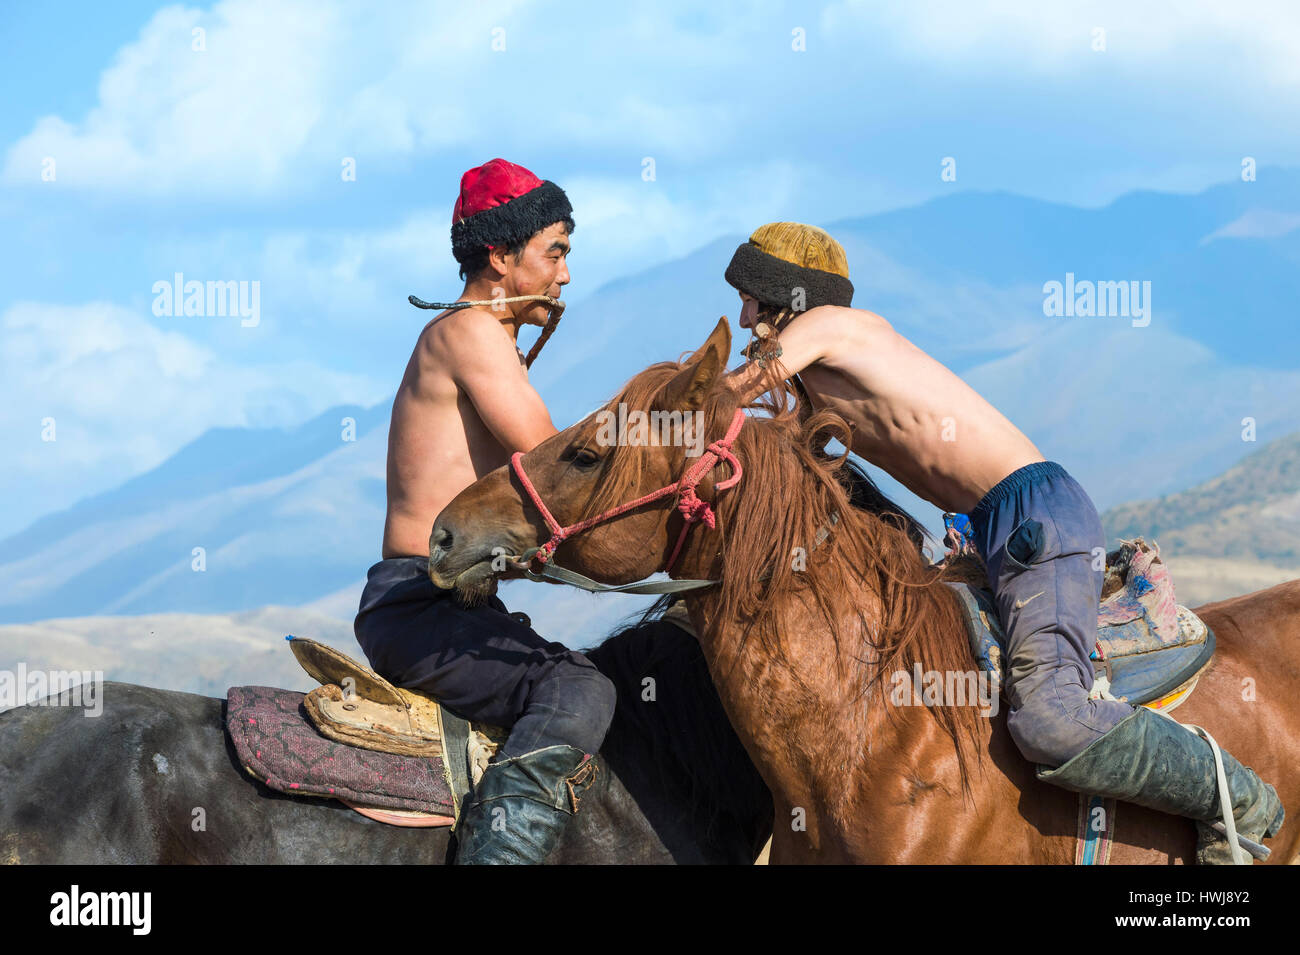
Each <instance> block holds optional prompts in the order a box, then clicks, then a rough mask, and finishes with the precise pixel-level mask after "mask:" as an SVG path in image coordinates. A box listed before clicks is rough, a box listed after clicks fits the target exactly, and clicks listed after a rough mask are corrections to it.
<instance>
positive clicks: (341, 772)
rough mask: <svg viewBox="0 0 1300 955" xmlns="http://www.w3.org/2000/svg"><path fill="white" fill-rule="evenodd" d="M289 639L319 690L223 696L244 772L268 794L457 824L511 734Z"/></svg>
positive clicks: (249, 690) (412, 822) (411, 823)
mask: <svg viewBox="0 0 1300 955" xmlns="http://www.w3.org/2000/svg"><path fill="white" fill-rule="evenodd" d="M288 640H289V646H290V648H291V649H292V651H293V654H294V657H295V658H297V660H298V662H299V664H301V665H302V668H303V669H304V670H305V671H306V672H307V674H308V675H309V676H311V677H312V679H314V680H316V681H317V682H319V683H320V684H321V686H319V687H317V688H316V689H314V690H312V691H311V692H310V693H307V694H306V695H303V694H301V693H296V692H293V691H289V690H280V689H276V688H273V687H231V688H230V690H228V691H227V709H226V727H227V730H228V732H229V733H230V737H231V740H232V742H233V743H234V745H235V750H236V753H237V754H238V756H239V759H240V762H241V763H242V764H243V766H244V767H245V769H246V770H247V771H248V772H249V773H250V774H251V775H252V776H254V777H255V778H257V779H259V780H261V781H263V782H264V783H265V784H266V785H267V786H269V787H271V788H272V789H276V790H279V791H281V792H286V793H291V794H294V795H308V796H322V797H326V798H332V799H338V800H339V801H341V802H343V803H344V804H345V805H347V806H349V807H350V808H352V809H355V810H356V811H357V812H359V813H361V814H362V815H364V816H367V817H368V818H371V819H374V820H376V821H378V822H384V823H388V824H390V825H398V826H407V827H428V826H454V824H455V820H456V819H457V818H458V817H459V814H460V806H461V802H462V801H463V799H464V798H465V796H466V795H467V793H468V792H469V789H470V785H471V782H473V783H477V782H478V780H479V778H480V777H481V776H482V774H483V770H484V769H485V768H486V767H487V764H488V760H489V759H490V758H491V757H492V755H493V754H495V753H496V751H497V749H498V748H499V747H500V745H501V744H502V743H503V742H504V741H505V738H506V731H505V730H503V729H501V728H500V727H496V726H490V725H488V724H470V723H468V722H467V721H465V720H463V719H461V718H460V717H459V716H457V715H456V714H454V713H452V712H451V711H449V710H447V709H446V708H444V707H443V706H442V705H441V704H439V703H438V702H437V701H436V700H434V699H433V698H432V697H430V696H428V695H427V694H424V693H421V692H419V691H418V690H408V689H404V688H402V687H396V686H393V685H392V684H391V683H389V682H388V681H387V680H385V679H384V678H383V677H381V676H380V675H379V674H377V673H375V672H374V671H373V670H371V669H370V668H369V667H367V666H364V665H363V664H361V663H358V662H357V661H356V660H353V659H352V658H351V657H349V656H348V655H347V654H346V653H342V652H341V651H339V650H335V649H334V648H333V647H330V646H327V645H325V644H323V643H318V642H317V641H315V640H308V639H306V638H303V637H290V638H288Z"/></svg>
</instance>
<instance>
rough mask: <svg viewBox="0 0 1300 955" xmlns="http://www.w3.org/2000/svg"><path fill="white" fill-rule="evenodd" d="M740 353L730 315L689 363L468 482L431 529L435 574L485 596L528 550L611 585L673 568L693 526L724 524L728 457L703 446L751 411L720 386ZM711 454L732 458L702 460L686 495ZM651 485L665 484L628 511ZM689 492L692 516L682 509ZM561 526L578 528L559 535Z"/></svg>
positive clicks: (662, 367)
mask: <svg viewBox="0 0 1300 955" xmlns="http://www.w3.org/2000/svg"><path fill="white" fill-rule="evenodd" d="M730 352H731V332H730V329H729V327H728V324H727V321H726V319H725V318H724V319H722V320H720V321H719V322H718V325H717V327H716V328H715V329H714V330H713V332H712V334H710V335H709V337H708V339H707V340H706V341H705V342H704V344H703V345H702V346H700V348H699V349H698V350H696V351H695V352H694V353H692V354H691V355H690V357H689V358H688V359H687V360H686V361H685V362H683V363H681V364H678V363H673V362H662V363H659V364H656V365H652V366H650V367H649V368H647V369H646V370H645V371H643V372H641V373H640V374H638V375H636V376H635V377H634V378H632V380H631V381H629V382H628V383H627V385H625V386H624V387H623V389H622V390H621V391H620V392H619V394H618V395H616V396H615V397H614V398H613V399H612V400H611V401H610V402H609V403H608V404H606V405H605V406H604V407H603V408H601V409H600V410H598V411H595V412H593V413H592V414H590V415H588V416H587V417H586V418H584V419H582V420H581V421H579V422H578V423H577V424H575V425H573V426H572V427H569V428H567V429H565V430H564V431H561V432H559V433H557V434H555V435H553V436H552V437H550V438H548V439H547V440H545V441H543V442H542V443H541V444H539V445H538V446H537V447H535V448H533V449H532V450H531V451H529V452H527V453H526V454H520V455H516V459H515V461H514V462H513V463H512V465H511V466H506V467H501V468H498V469H497V470H496V471H493V472H492V473H490V474H488V475H485V476H484V477H483V478H482V479H481V480H479V481H478V482H476V483H475V484H473V485H471V486H470V487H468V488H466V489H465V490H464V491H462V492H461V493H460V494H459V495H457V497H456V498H455V499H454V500H452V502H451V503H450V504H448V505H447V507H446V508H444V509H443V511H442V513H441V514H439V515H438V519H437V520H436V521H435V522H434V526H433V532H432V534H431V535H430V537H429V575H430V577H431V578H432V579H433V581H434V583H435V584H437V585H438V586H440V587H455V588H456V589H457V590H458V591H459V592H460V593H461V594H462V595H464V596H465V597H468V598H470V599H474V598H481V597H483V596H485V595H486V594H488V593H490V592H491V590H492V589H493V587H494V586H495V580H496V579H497V578H500V577H503V576H511V575H516V576H517V575H518V572H519V569H520V566H519V564H518V563H517V560H518V558H519V557H521V556H522V555H526V554H528V553H529V552H530V551H536V550H537V549H538V548H542V553H541V555H540V556H539V559H541V560H548V559H551V557H552V556H554V558H555V560H556V562H557V563H559V564H562V565H563V566H564V567H565V568H567V569H571V570H574V571H576V572H578V573H581V574H584V575H588V576H590V577H592V578H594V579H596V580H599V581H601V582H604V583H612V584H621V583H628V582H631V581H635V580H639V579H641V578H644V577H648V576H650V575H652V574H655V573H657V572H659V571H663V570H665V569H666V568H667V567H668V566H669V564H670V563H671V562H672V559H673V557H674V556H675V553H676V550H677V543H678V541H679V539H680V538H682V537H683V534H682V528H683V527H684V526H685V525H686V524H687V523H690V522H691V521H692V519H694V520H695V522H699V521H703V522H704V523H707V524H711V523H712V522H713V518H712V516H711V514H712V511H711V504H710V502H711V501H712V499H713V497H714V494H715V490H716V485H717V484H718V483H719V482H720V481H725V479H726V478H727V477H728V475H727V474H726V473H725V472H726V466H725V463H724V462H722V461H719V459H718V458H716V457H710V456H707V455H702V454H701V452H702V451H703V447H704V445H705V444H706V443H708V442H710V441H714V440H716V439H717V438H720V437H722V436H723V433H724V432H725V431H726V430H727V424H728V422H739V421H741V420H742V419H741V418H740V416H739V415H738V414H737V410H738V398H737V396H736V395H735V394H734V393H732V392H731V391H730V390H729V389H727V388H725V387H720V385H721V379H722V373H723V370H724V369H725V367H726V363H727V358H728V356H729V355H730ZM719 422H721V423H719ZM736 427H739V424H737V425H736ZM701 457H706V458H707V459H708V460H707V462H706V463H709V464H712V463H714V462H717V463H719V464H721V465H722V466H721V467H711V468H709V469H708V470H707V471H705V468H704V467H703V466H697V467H696V468H695V469H696V470H698V471H705V473H702V474H701V475H700V476H699V480H698V484H697V485H694V486H693V489H692V490H691V491H689V492H685V491H684V490H683V489H681V488H679V487H677V486H678V485H679V483H680V482H681V479H682V478H683V476H684V475H686V474H687V473H688V472H689V471H691V470H692V467H693V466H696V465H699V462H700V460H701ZM652 488H659V489H660V490H661V491H664V492H665V493H663V494H662V495H661V496H659V497H658V498H656V499H655V500H653V501H646V502H645V503H644V504H642V505H638V506H633V507H631V508H627V509H626V510H620V508H622V507H623V506H624V505H628V504H630V503H632V502H634V501H636V499H637V498H639V497H642V496H644V495H645V493H646V492H647V491H648V490H649V489H652ZM683 495H684V496H685V497H687V498H689V500H690V503H691V506H692V509H693V512H694V513H693V514H688V513H686V509H684V508H681V507H678V505H680V504H681V503H682V501H681V500H680V499H681V498H682V497H683ZM611 511H615V512H617V513H615V514H609V512H611ZM548 515H549V516H550V518H551V521H548V520H547V516H548ZM602 516H605V518H606V519H601V518H602ZM552 522H553V523H552ZM584 522H591V525H590V526H589V527H588V526H582V525H583V524H584ZM561 527H562V528H565V529H566V530H568V531H569V533H566V534H562V535H561V534H557V533H556V530H557V529H558V528H561ZM694 533H698V531H697V532H694ZM547 545H550V547H549V548H548V547H547ZM681 566H683V564H682V563H679V564H678V565H677V568H680V567H681ZM677 568H674V570H675V571H676V569H677Z"/></svg>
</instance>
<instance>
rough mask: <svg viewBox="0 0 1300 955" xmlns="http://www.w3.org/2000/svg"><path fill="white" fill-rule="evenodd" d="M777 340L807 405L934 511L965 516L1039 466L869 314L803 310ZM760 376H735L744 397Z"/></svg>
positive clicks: (994, 414) (1035, 456)
mask: <svg viewBox="0 0 1300 955" xmlns="http://www.w3.org/2000/svg"><path fill="white" fill-rule="evenodd" d="M742 298H748V297H747V296H742ZM749 302H752V299H751V300H749ZM749 302H746V306H745V309H744V310H742V317H741V325H742V326H745V327H751V325H748V324H746V315H747V314H748V315H752V314H753V308H752V305H750V304H749ZM777 340H778V342H779V343H780V346H781V350H782V353H781V357H780V361H781V364H782V365H783V366H784V368H785V370H786V371H787V372H788V373H789V374H791V375H796V374H797V375H799V376H800V378H801V379H802V381H803V383H804V385H805V387H806V388H807V390H808V395H809V398H810V399H811V401H812V403H813V405H814V407H818V408H822V407H825V408H829V409H831V410H833V411H835V412H837V413H839V414H840V415H842V416H843V417H844V418H845V420H847V421H848V423H849V425H850V426H851V427H852V429H853V439H852V450H853V452H854V453H855V454H857V455H859V456H860V457H862V458H864V459H865V460H867V461H869V462H870V463H872V464H874V465H876V466H878V467H880V468H882V469H884V470H885V471H886V472H887V473H888V474H890V475H891V476H892V477H893V478H894V479H895V480H897V481H898V482H899V483H900V484H902V485H904V486H905V487H907V488H908V489H909V490H911V491H912V492H913V493H914V494H916V495H917V496H919V497H921V498H923V499H925V500H927V501H929V502H930V503H932V504H934V505H935V506H936V507H939V508H941V509H943V510H945V511H958V512H962V513H965V512H968V511H970V510H971V509H972V508H974V507H975V505H976V504H978V503H979V501H980V499H981V498H982V497H983V496H984V495H985V494H986V493H987V492H988V491H989V489H990V488H992V487H993V486H994V485H995V484H997V483H998V482H999V481H1001V480H1002V479H1003V478H1004V477H1006V476H1007V475H1008V474H1010V473H1011V472H1012V471H1015V470H1016V469H1017V468H1020V467H1023V466H1024V465H1026V464H1030V463H1032V462H1034V461H1041V460H1043V456H1042V454H1040V453H1039V451H1038V448H1036V447H1035V446H1034V444H1033V442H1031V441H1030V440H1029V439H1028V438H1027V437H1026V436H1025V435H1024V434H1022V433H1021V432H1020V430H1019V429H1017V428H1016V426H1015V425H1013V424H1012V423H1011V422H1010V421H1008V420H1007V418H1006V417H1005V416H1004V415H1003V414H1002V413H1001V412H999V411H998V410H997V409H996V408H994V407H993V406H992V405H991V404H989V403H988V402H987V401H985V400H984V398H982V397H981V396H980V395H979V393H978V392H976V391H975V390H974V389H973V388H971V387H970V386H969V385H967V384H966V383H965V382H964V381H962V380H961V379H960V378H959V377H957V375H955V374H954V373H953V372H951V371H949V370H948V369H947V368H945V367H944V366H943V365H942V364H940V363H939V362H937V361H935V360H934V359H933V358H931V357H930V356H929V355H927V354H926V353H925V352H923V351H921V349H919V348H917V347H916V346H915V345H913V344H912V343H911V342H910V341H908V340H907V339H906V338H904V337H903V336H902V335H900V334H898V332H896V331H895V330H894V328H893V326H891V325H890V324H889V323H888V322H887V321H885V320H884V319H883V318H881V317H880V316H879V315H877V314H875V313H874V312H868V311H865V310H863V309H856V308H841V307H837V306H830V305H824V306H821V307H819V308H813V309H809V310H808V311H807V312H804V313H802V314H801V315H798V316H796V317H795V318H794V319H792V320H791V321H790V322H789V324H787V325H786V326H785V327H784V328H783V329H782V330H781V332H780V334H779V336H778V338H777ZM757 380H758V369H757V368H756V367H755V366H754V364H753V363H750V364H748V365H745V366H743V367H742V368H740V369H738V370H737V371H736V372H734V373H733V382H734V383H736V384H738V385H739V386H740V388H741V389H742V391H746V392H748V393H749V394H748V395H747V397H748V396H752V395H753V392H754V387H753V386H752V385H751V383H754V382H757Z"/></svg>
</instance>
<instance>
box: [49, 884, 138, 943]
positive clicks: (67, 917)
mask: <svg viewBox="0 0 1300 955" xmlns="http://www.w3.org/2000/svg"><path fill="white" fill-rule="evenodd" d="M152 909H153V895H152V893H149V892H82V891H81V887H80V886H78V885H74V886H73V887H72V888H71V890H70V891H68V892H55V893H54V894H53V895H51V896H50V924H51V925H68V926H72V925H129V926H131V934H132V935H148V934H149V929H150V927H151V925H152V921H153V919H152Z"/></svg>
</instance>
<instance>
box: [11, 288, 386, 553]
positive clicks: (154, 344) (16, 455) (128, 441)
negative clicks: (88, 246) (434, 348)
mask: <svg viewBox="0 0 1300 955" xmlns="http://www.w3.org/2000/svg"><path fill="white" fill-rule="evenodd" d="M0 338H2V339H3V341H4V343H5V347H4V349H3V350H2V351H0V382H3V383H4V384H3V389H4V391H3V401H0V433H3V434H4V435H6V437H7V440H6V445H7V447H6V458H7V463H8V466H7V467H6V469H5V472H4V476H3V478H2V479H0V487H3V490H4V494H5V499H6V500H7V501H9V502H10V507H9V508H6V514H5V524H6V525H7V526H5V527H3V528H0V534H2V533H6V532H8V531H12V530H15V529H17V528H18V527H20V526H22V525H23V524H26V523H27V522H28V521H29V520H30V519H31V518H32V517H33V516H34V515H35V514H39V513H43V512H45V511H47V510H49V509H51V508H53V507H58V506H66V505H68V504H70V503H72V502H73V501H75V500H77V499H78V498H81V497H84V496H86V495H88V494H92V493H95V492H96V491H99V490H103V489H106V488H108V487H112V486H113V485H114V484H116V483H118V482H120V481H122V480H123V479H125V478H127V477H130V476H131V475H134V474H137V473H139V472H141V471H143V470H146V469H148V468H150V467H154V466H155V465H157V464H159V463H160V462H161V461H162V460H164V459H165V458H166V457H167V456H168V455H170V454H172V453H174V452H175V451H176V450H178V449H179V448H180V447H181V446H182V445H184V444H185V443H186V442H188V441H191V440H193V439H194V438H195V437H197V436H198V435H199V434H201V433H202V432H203V431H205V430H206V429H208V428H211V427H218V426H232V427H234V426H277V425H287V424H295V423H297V422H298V421H301V420H302V419H303V418H306V417H308V416H310V415H311V414H314V413H317V412H319V411H321V410H323V409H324V408H327V407H329V406H331V405H335V404H341V403H345V402H357V403H361V404H371V403H374V402H376V401H378V400H380V399H381V398H382V397H383V396H384V395H385V394H387V393H388V392H389V391H391V384H390V383H384V384H381V383H378V382H374V381H372V380H370V379H368V378H366V377H364V376H361V375H352V374H347V373H342V372H336V371H331V370H329V369H326V368H323V367H321V366H319V365H316V364H314V363H312V362H309V361H293V362H284V363H277V364H268V365H249V364H236V363H235V362H234V361H231V360H229V359H227V358H226V357H224V356H223V355H221V354H219V353H217V352H215V351H213V350H212V349H210V348H207V347H205V346H203V345H199V344H197V343H195V342H194V341H192V340H191V339H189V338H187V337H186V336H184V335H182V334H180V333H178V332H172V331H164V330H162V329H160V328H158V327H156V326H155V325H153V324H152V323H151V322H149V321H148V320H146V319H144V318H141V317H140V316H138V315H136V314H135V313H134V312H131V311H130V310H128V309H124V308H121V307H119V306H116V305H112V304H108V303H91V304H86V305H76V306H64V305H48V304H41V303H34V302H21V303H18V304H15V305H13V306H11V307H10V308H9V309H7V310H6V311H5V312H4V313H3V315H0ZM46 419H53V424H54V440H53V441H47V440H42V432H43V431H44V430H46V429H45V425H44V424H43V422H44V421H45V420H46Z"/></svg>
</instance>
